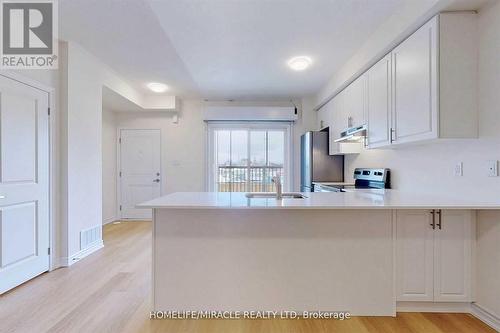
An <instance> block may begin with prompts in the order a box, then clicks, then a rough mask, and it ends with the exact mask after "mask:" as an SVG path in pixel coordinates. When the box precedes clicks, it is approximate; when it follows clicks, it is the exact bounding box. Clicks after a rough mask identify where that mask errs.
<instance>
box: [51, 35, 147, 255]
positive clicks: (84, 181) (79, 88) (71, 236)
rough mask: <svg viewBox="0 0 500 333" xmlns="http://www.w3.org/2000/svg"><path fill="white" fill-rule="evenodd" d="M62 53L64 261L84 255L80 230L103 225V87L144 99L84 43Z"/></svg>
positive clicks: (66, 45)
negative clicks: (85, 48) (84, 47)
mask: <svg viewBox="0 0 500 333" xmlns="http://www.w3.org/2000/svg"><path fill="white" fill-rule="evenodd" d="M62 51H63V54H64V53H66V55H65V56H64V58H66V62H65V63H63V66H61V67H60V70H59V74H60V77H59V78H60V82H61V88H60V91H61V98H60V100H61V106H60V112H61V138H60V139H61V159H60V160H61V184H62V186H61V193H62V195H61V205H62V207H63V208H62V209H61V222H62V224H63V229H64V230H63V232H64V235H63V236H62V237H61V239H62V241H63V242H64V241H65V240H66V239H67V243H66V244H64V245H63V247H64V251H63V259H62V260H63V262H64V261H65V260H69V261H71V258H72V256H74V255H75V254H76V253H78V252H79V251H80V231H81V230H83V229H87V228H90V227H93V226H96V225H101V224H102V152H101V142H102V88H103V86H107V87H108V88H110V89H112V90H114V91H116V92H118V93H120V94H121V95H123V96H125V97H126V98H128V99H129V100H132V101H136V102H138V103H140V102H141V98H142V96H141V95H139V94H138V93H137V92H136V91H134V89H133V88H131V87H130V85H128V83H127V82H126V81H124V80H122V79H121V78H120V77H119V76H118V75H116V73H114V72H113V71H112V70H111V69H110V68H109V67H107V66H106V65H105V64H103V63H102V62H101V61H100V60H99V59H97V58H95V57H94V56H93V55H91V54H90V53H88V52H87V51H86V50H84V49H83V48H82V47H80V46H79V45H78V44H76V43H74V42H68V43H67V44H65V45H64V47H63V48H62ZM64 226H66V227H64Z"/></svg>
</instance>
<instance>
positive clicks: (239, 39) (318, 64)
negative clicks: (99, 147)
mask: <svg viewBox="0 0 500 333" xmlns="http://www.w3.org/2000/svg"><path fill="white" fill-rule="evenodd" d="M404 1H418V0H265V1H264V0H121V1H118V0H61V1H60V2H59V4H60V5H59V12H60V23H59V24H60V37H61V38H62V39H64V40H73V41H76V42H78V43H79V44H81V45H82V46H83V47H85V48H86V49H87V50H88V51H89V52H91V53H93V54H94V55H95V56H97V57H98V58H100V59H101V60H102V61H103V62H105V63H106V64H108V65H109V66H110V67H111V68H113V69H114V70H115V71H116V72H118V73H119V74H120V75H121V76H123V77H124V78H125V79H127V80H128V81H129V82H130V83H131V84H132V85H133V86H134V87H135V88H137V89H139V90H140V91H142V92H143V93H147V92H148V90H147V88H146V87H145V84H146V83H148V82H151V81H159V82H164V83H166V84H168V85H169V86H170V87H171V90H170V91H169V92H168V93H169V94H176V95H179V96H181V97H202V98H206V99H214V100H215V99H217V100H219V99H240V100H245V99H247V100H248V99H283V98H291V97H302V96H307V95H311V94H314V93H316V92H317V91H318V90H319V89H320V88H321V86H322V85H324V84H325V83H326V81H327V80H328V79H329V78H330V77H331V76H332V75H333V74H334V73H335V72H336V71H337V70H338V69H339V68H340V66H342V65H343V64H344V63H345V62H346V61H347V59H348V58H349V57H350V56H351V55H352V54H353V53H354V52H355V51H356V50H357V49H358V48H359V47H360V46H361V45H362V43H363V42H364V41H366V40H367V39H368V38H369V36H370V34H371V33H372V32H373V31H374V30H375V29H376V28H377V27H378V26H379V25H380V24H381V23H382V22H383V21H384V20H385V19H387V18H388V17H389V16H390V15H392V14H393V13H394V11H395V10H396V9H397V7H398V6H400V5H401V4H402V3H403V2H404ZM96 8H97V9H98V10H96ZM296 55H308V56H310V57H311V58H312V59H313V65H312V66H311V68H309V69H308V70H306V71H303V72H295V71H292V70H290V69H289V68H288V67H287V66H286V61H287V60H288V59H289V58H290V57H292V56H296Z"/></svg>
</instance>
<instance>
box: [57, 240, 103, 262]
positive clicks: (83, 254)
mask: <svg viewBox="0 0 500 333" xmlns="http://www.w3.org/2000/svg"><path fill="white" fill-rule="evenodd" d="M103 247H104V242H103V241H102V239H101V240H99V241H97V242H95V244H94V245H92V246H90V247H88V248H86V249H84V250H81V251H78V252H77V253H74V254H73V255H71V256H69V257H65V258H61V266H66V267H68V266H71V265H73V264H74V263H76V262H78V261H80V260H81V259H83V258H85V257H86V256H88V255H90V254H92V253H94V252H96V251H98V250H100V249H102V248H103Z"/></svg>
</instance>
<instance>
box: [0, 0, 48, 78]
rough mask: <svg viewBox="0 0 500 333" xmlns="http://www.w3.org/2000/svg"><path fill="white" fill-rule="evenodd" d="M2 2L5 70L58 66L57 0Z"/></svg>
mask: <svg viewBox="0 0 500 333" xmlns="http://www.w3.org/2000/svg"><path fill="white" fill-rule="evenodd" d="M0 4H1V6H0V7H1V17H2V24H1V29H2V32H1V66H0V68H2V69H36V68H38V69H57V35H56V34H57V26H56V23H57V10H56V9H57V8H56V7H57V4H56V3H55V1H53V0H40V1H36V0H35V1H29V2H28V1H13V0H0Z"/></svg>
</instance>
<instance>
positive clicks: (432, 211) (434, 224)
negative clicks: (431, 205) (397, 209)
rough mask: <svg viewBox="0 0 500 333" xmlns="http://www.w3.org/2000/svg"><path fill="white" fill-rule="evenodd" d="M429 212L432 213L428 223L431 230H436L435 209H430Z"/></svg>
mask: <svg viewBox="0 0 500 333" xmlns="http://www.w3.org/2000/svg"><path fill="white" fill-rule="evenodd" d="M431 214H432V223H431V224H430V226H431V227H432V230H436V211H435V210H434V209H433V210H431Z"/></svg>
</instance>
